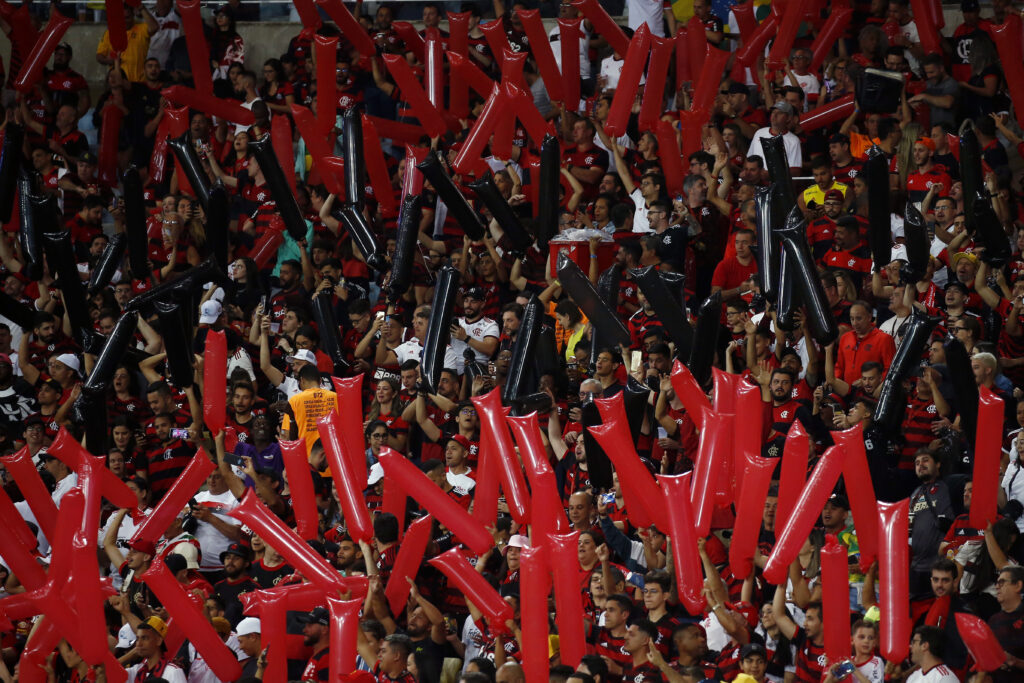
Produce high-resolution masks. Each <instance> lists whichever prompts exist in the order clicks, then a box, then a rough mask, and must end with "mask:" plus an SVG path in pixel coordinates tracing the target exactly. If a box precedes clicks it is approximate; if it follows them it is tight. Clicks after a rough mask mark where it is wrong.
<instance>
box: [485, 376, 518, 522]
mask: <svg viewBox="0 0 1024 683" xmlns="http://www.w3.org/2000/svg"><path fill="white" fill-rule="evenodd" d="M472 401H473V405H475V406H476V412H477V415H479V417H480V438H481V449H480V450H481V454H480V456H481V457H485V454H484V452H483V451H484V450H485V449H488V450H490V451H491V452H492V453H495V454H497V455H498V457H499V458H500V461H499V462H500V463H501V469H500V473H501V488H502V489H503V490H504V491H505V501H506V502H507V503H508V507H509V512H510V513H511V515H512V519H514V520H515V521H516V522H517V523H519V524H529V521H530V492H529V490H528V489H527V488H526V479H525V478H524V477H523V470H522V467H521V466H520V464H519V458H518V457H517V456H516V449H515V445H514V444H513V443H512V435H511V434H509V432H508V425H507V424H506V423H505V410H504V408H502V405H501V388H500V387H498V388H495V389H492V390H491V391H489V392H487V393H486V394H484V395H483V396H474V397H473V398H472Z"/></svg>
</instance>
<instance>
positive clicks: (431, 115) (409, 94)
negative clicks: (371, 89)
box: [384, 55, 447, 138]
mask: <svg viewBox="0 0 1024 683" xmlns="http://www.w3.org/2000/svg"><path fill="white" fill-rule="evenodd" d="M384 64H385V65H387V67H388V71H389V72H390V73H391V76H392V78H394V79H395V83H397V84H398V88H399V90H400V92H401V94H402V96H403V99H405V101H406V102H408V103H409V106H411V107H412V110H413V113H414V114H415V115H416V118H417V119H418V120H419V122H420V123H421V124H423V127H424V128H425V129H426V131H427V134H428V135H430V137H432V138H433V137H438V136H439V135H442V134H443V133H444V132H445V130H447V126H446V125H445V122H444V119H443V118H442V117H441V114H440V113H439V112H438V110H437V109H436V108H435V107H434V105H432V104H431V103H430V100H429V99H428V98H427V93H426V92H424V90H423V86H422V85H420V82H419V81H418V80H416V75H415V74H414V73H413V72H412V67H410V66H409V62H407V61H405V57H401V56H399V55H384Z"/></svg>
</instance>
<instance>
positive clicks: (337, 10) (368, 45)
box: [316, 0, 423, 58]
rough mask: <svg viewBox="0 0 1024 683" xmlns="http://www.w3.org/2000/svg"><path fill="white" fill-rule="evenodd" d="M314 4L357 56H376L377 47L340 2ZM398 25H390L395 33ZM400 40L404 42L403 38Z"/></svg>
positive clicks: (328, 1) (395, 23) (330, 1)
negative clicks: (339, 32) (327, 17)
mask: <svg viewBox="0 0 1024 683" xmlns="http://www.w3.org/2000/svg"><path fill="white" fill-rule="evenodd" d="M316 4H317V5H318V6H319V7H320V9H322V10H323V11H324V12H326V13H327V16H329V17H330V18H331V20H332V21H333V22H334V23H335V24H337V25H338V28H340V29H341V32H342V34H344V36H345V38H346V39H347V40H348V41H349V42H350V43H352V46H353V47H354V48H355V49H356V50H357V51H358V52H359V54H361V55H362V56H363V57H372V56H373V55H375V54H377V46H376V45H374V43H373V39H372V38H370V34H369V33H367V32H366V29H365V28H363V25H362V24H360V23H359V22H358V21H356V18H355V17H353V16H352V13H351V12H349V11H348V9H347V8H346V7H345V5H343V4H342V2H341V0H316ZM399 23H400V22H397V21H396V22H394V23H393V24H392V26H394V27H395V30H396V31H397V30H398V28H397V26H398V24H399ZM402 39H403V40H405V38H404V37H403V38H402ZM406 42H408V41H406ZM421 45H422V43H421ZM419 57H420V58H422V57H423V54H422V52H421V53H420V54H419Z"/></svg>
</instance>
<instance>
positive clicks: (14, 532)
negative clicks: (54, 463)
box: [0, 451, 554, 548]
mask: <svg viewBox="0 0 1024 683" xmlns="http://www.w3.org/2000/svg"><path fill="white" fill-rule="evenodd" d="M47 452H49V451H47ZM552 476H554V472H552ZM0 533H3V534H4V535H5V537H6V538H7V539H13V541H16V542H17V543H20V544H21V545H22V547H24V548H35V547H36V543H38V539H37V538H36V535H35V534H34V533H32V530H31V529H29V528H28V524H26V523H25V518H24V517H22V516H21V513H19V512H18V508H16V507H14V502H13V501H12V500H11V499H10V497H9V496H8V495H7V492H6V491H4V490H3V489H2V488H0ZM7 542H8V541H5V542H4V544H5V545H6V543H7Z"/></svg>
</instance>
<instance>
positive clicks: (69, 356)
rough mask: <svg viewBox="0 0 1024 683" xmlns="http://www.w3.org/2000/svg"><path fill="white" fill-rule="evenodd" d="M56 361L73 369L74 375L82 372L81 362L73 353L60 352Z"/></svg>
mask: <svg viewBox="0 0 1024 683" xmlns="http://www.w3.org/2000/svg"><path fill="white" fill-rule="evenodd" d="M57 361H58V362H60V363H63V364H64V365H66V366H68V367H69V368H71V369H72V370H74V371H75V374H76V375H77V374H81V372H82V362H81V361H79V360H78V356H76V355H75V354H73V353H62V354H60V355H59V356H57Z"/></svg>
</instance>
